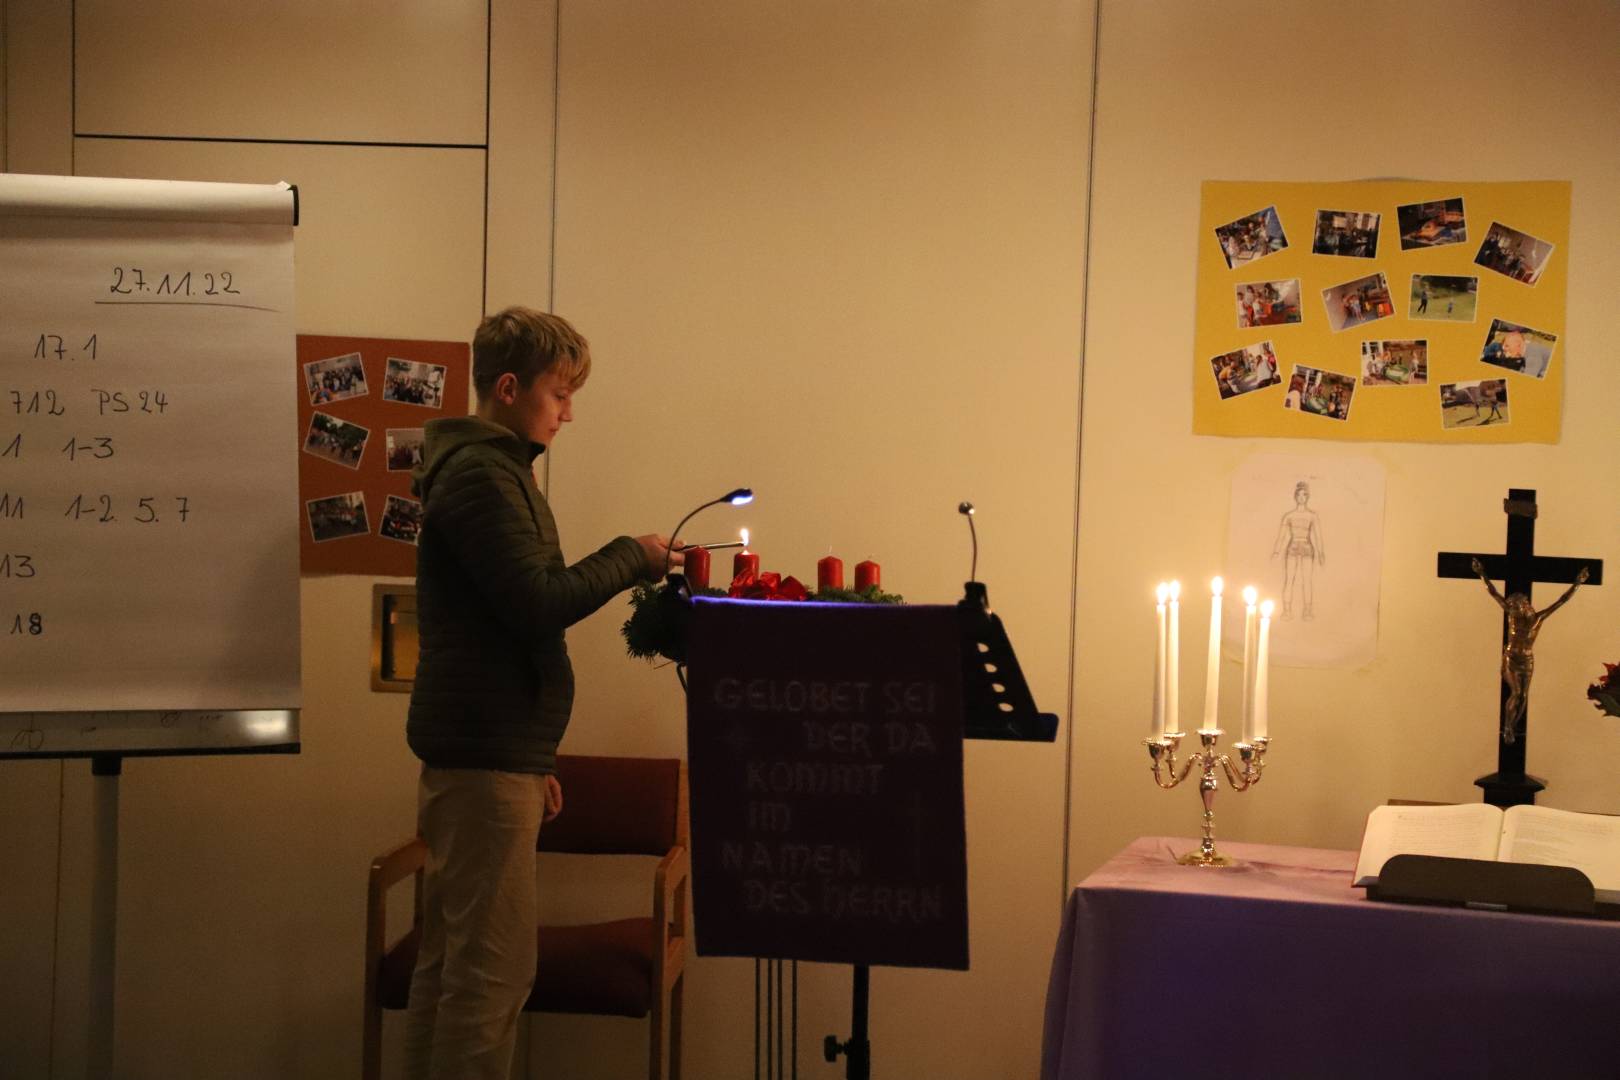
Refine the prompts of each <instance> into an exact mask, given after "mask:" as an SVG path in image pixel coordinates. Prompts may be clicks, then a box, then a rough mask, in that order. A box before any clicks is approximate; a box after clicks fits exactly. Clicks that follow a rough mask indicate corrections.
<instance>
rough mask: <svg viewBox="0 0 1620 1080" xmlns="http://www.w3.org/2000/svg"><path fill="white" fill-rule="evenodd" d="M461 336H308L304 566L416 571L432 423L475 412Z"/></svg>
mask: <svg viewBox="0 0 1620 1080" xmlns="http://www.w3.org/2000/svg"><path fill="white" fill-rule="evenodd" d="M470 360H471V350H470V349H469V347H468V345H467V343H466V342H461V341H404V340H399V339H393V338H356V337H324V336H319V335H313V334H300V335H298V373H297V374H298V377H297V384H298V391H297V392H298V433H297V439H298V495H299V510H298V513H299V518H300V521H299V536H300V540H299V556H300V558H299V566H300V568H301V569H302V572H303V573H305V574H375V575H379V576H389V577H413V576H415V574H416V534H417V532H418V530H419V529H420V527H421V515H422V506H421V503H420V502H419V501H418V500H417V499H416V497H415V496H414V495H412V494H411V469H412V468H413V467H414V466H415V465H416V464H417V462H419V461H420V460H421V445H422V429H423V427H424V426H425V425H426V424H427V422H428V421H429V420H432V419H435V418H437V417H441V416H464V415H466V413H467V400H468V395H467V379H468V368H469V367H470Z"/></svg>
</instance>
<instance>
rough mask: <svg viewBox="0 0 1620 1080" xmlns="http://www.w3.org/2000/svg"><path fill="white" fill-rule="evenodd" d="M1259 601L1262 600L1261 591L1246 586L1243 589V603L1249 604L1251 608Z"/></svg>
mask: <svg viewBox="0 0 1620 1080" xmlns="http://www.w3.org/2000/svg"><path fill="white" fill-rule="evenodd" d="M1259 599H1260V590H1259V589H1257V588H1255V587H1254V586H1253V585H1245V586H1244V587H1243V602H1244V603H1245V604H1248V605H1249V606H1250V607H1254V605H1255V603H1256V602H1257V601H1258V600H1259Z"/></svg>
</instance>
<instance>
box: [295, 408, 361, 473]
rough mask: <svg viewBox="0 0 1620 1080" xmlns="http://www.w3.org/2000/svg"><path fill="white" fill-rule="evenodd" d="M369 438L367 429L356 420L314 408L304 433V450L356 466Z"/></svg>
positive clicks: (346, 465)
mask: <svg viewBox="0 0 1620 1080" xmlns="http://www.w3.org/2000/svg"><path fill="white" fill-rule="evenodd" d="M369 438H371V432H370V431H369V430H368V429H366V428H363V427H361V426H360V425H359V424H351V423H349V421H347V420H339V419H338V418H337V417H335V416H327V415H326V414H325V413H320V412H318V413H315V414H314V415H313V416H311V417H310V418H309V432H308V434H306V435H305V436H304V453H306V454H313V455H314V456H315V457H318V458H322V459H324V460H326V461H333V462H336V463H337V464H339V465H342V466H343V467H345V468H348V469H358V468H359V467H360V459H361V457H363V456H364V455H365V452H366V440H367V439H369Z"/></svg>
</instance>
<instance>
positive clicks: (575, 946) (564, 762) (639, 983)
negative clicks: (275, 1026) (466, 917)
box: [361, 755, 690, 1080]
mask: <svg viewBox="0 0 1620 1080" xmlns="http://www.w3.org/2000/svg"><path fill="white" fill-rule="evenodd" d="M557 774H558V776H559V778H560V779H561V780H562V785H563V797H564V803H563V812H562V814H560V815H559V816H558V817H557V819H556V820H555V821H551V822H548V823H547V824H546V826H545V827H544V828H543V829H541V830H540V840H539V844H538V845H537V849H538V850H540V851H554V852H569V853H573V854H589V855H657V856H661V858H660V860H659V862H658V864H657V867H656V869H655V870H654V872H653V882H652V912H651V915H650V916H649V917H646V918H634V919H619V920H615V921H612V922H603V923H592V924H587V925H582V926H545V925H542V926H541V927H540V944H539V955H538V957H537V958H536V964H537V967H536V977H535V984H534V990H533V992H531V993H530V995H529V1000H528V1001H527V1002H526V1003H525V1004H524V1006H523V1007H524V1009H526V1010H528V1011H531V1012H551V1013H590V1014H596V1015H609V1016H631V1017H638V1018H639V1017H643V1016H646V1017H649V1018H650V1024H649V1027H650V1033H649V1040H648V1043H649V1045H648V1051H649V1054H648V1056H649V1073H648V1075H649V1076H650V1077H651V1080H663V1078H664V1077H665V1076H666V1075H667V1076H668V1077H669V1080H680V1075H681V995H682V990H683V989H684V982H683V977H684V974H685V967H686V936H687V891H686V880H687V872H688V867H689V861H688V847H689V842H690V841H689V836H688V807H687V788H686V764H685V763H684V762H682V761H680V760H678V759H674V758H669V759H663V758H615V757H580V756H570V755H562V756H559V757H558V759H557ZM426 861H427V844H426V843H424V842H423V841H422V839H421V838H420V837H413V838H412V839H410V840H407V841H405V842H404V843H402V844H400V845H398V846H397V847H395V848H394V849H393V850H392V851H388V852H386V853H384V854H382V855H379V856H378V857H377V858H376V859H375V860H374V861H373V862H372V864H371V880H370V884H369V885H368V887H367V889H366V979H365V1012H364V1019H363V1029H362V1032H363V1033H362V1053H361V1076H362V1077H363V1080H379V1078H380V1077H381V1075H382V1011H383V1010H384V1009H403V1008H405V1004H406V1001H407V999H408V998H409V995H410V983H411V972H412V971H413V970H414V969H415V967H416V953H417V948H418V946H419V943H420V940H421V934H422V872H423V867H424V865H425V863H426ZM407 877H414V878H415V890H416V895H415V899H414V901H413V903H412V919H411V927H410V929H409V930H408V931H407V932H406V933H405V934H404V935H402V936H401V937H399V939H398V940H397V941H393V942H390V941H389V939H388V932H387V927H386V920H387V906H388V891H389V890H390V889H391V888H392V887H393V886H395V885H397V884H398V883H400V882H402V881H404V880H405V879H406V878H407ZM542 887H543V886H542ZM666 1032H667V1035H668V1042H667V1045H668V1055H667V1060H668V1069H669V1071H668V1073H667V1074H666V1073H665V1071H664V1066H665V1050H664V1048H665V1045H666V1042H665V1036H666Z"/></svg>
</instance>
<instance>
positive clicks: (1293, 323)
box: [1199, 196, 1558, 432]
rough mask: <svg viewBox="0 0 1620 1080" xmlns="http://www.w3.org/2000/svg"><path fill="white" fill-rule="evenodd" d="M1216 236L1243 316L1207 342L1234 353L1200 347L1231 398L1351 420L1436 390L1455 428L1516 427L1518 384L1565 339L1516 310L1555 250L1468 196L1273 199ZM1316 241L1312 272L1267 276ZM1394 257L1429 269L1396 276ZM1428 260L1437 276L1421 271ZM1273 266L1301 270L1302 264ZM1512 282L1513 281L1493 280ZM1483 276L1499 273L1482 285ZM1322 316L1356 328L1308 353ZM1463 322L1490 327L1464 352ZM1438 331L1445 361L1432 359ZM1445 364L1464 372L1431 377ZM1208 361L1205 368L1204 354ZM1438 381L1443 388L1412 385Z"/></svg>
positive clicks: (1439, 410) (1437, 407)
mask: <svg viewBox="0 0 1620 1080" xmlns="http://www.w3.org/2000/svg"><path fill="white" fill-rule="evenodd" d="M1282 201H1283V200H1281V199H1279V200H1278V202H1279V203H1281V202H1282ZM1324 201H1325V200H1324ZM1346 201H1349V200H1346ZM1368 201H1369V202H1371V201H1374V200H1371V199H1369V200H1368ZM1392 201H1393V200H1392ZM1295 205H1296V206H1297V205H1298V204H1297V203H1296V204H1295ZM1223 216H1224V215H1223ZM1296 217H1297V218H1299V220H1296ZM1207 220H1208V219H1207V218H1206V221H1207ZM1216 220H1219V219H1218V218H1217V219H1216ZM1386 225H1388V226H1390V227H1389V228H1387V229H1386V228H1385V226H1386ZM1214 233H1215V237H1214V240H1215V243H1216V245H1217V247H1218V248H1219V251H1220V254H1221V257H1222V259H1223V260H1224V262H1225V276H1226V282H1227V283H1226V285H1224V286H1222V289H1223V290H1225V291H1224V292H1223V293H1222V295H1224V296H1230V298H1231V301H1230V302H1231V304H1232V308H1231V309H1230V310H1231V311H1232V315H1231V322H1230V324H1229V327H1230V329H1229V331H1227V332H1223V333H1222V334H1221V338H1220V339H1216V340H1214V341H1211V340H1209V339H1208V338H1207V337H1206V338H1205V339H1204V344H1205V346H1206V348H1208V346H1209V345H1215V346H1216V347H1217V348H1220V347H1221V345H1222V340H1221V339H1225V351H1222V352H1219V353H1218V354H1217V355H1213V356H1211V355H1209V353H1210V352H1213V351H1215V350H1214V349H1210V350H1209V351H1207V352H1203V353H1201V354H1200V355H1201V356H1203V357H1206V358H1207V370H1208V371H1209V373H1210V374H1209V376H1208V377H1209V378H1211V379H1213V381H1214V387H1215V390H1216V394H1217V396H1218V400H1219V401H1220V402H1222V403H1226V402H1231V401H1234V400H1237V399H1239V398H1246V397H1249V395H1260V396H1259V397H1254V398H1250V400H1251V401H1259V400H1261V399H1262V398H1265V399H1266V400H1271V401H1274V402H1275V403H1276V407H1277V408H1279V409H1283V410H1288V411H1292V412H1298V413H1306V414H1309V415H1312V416H1316V417H1320V418H1323V419H1325V420H1327V421H1329V422H1330V423H1337V424H1345V423H1347V422H1348V421H1349V420H1350V417H1351V415H1352V412H1353V411H1354V410H1356V409H1377V408H1378V402H1379V400H1380V398H1379V396H1378V395H1380V394H1385V393H1389V394H1394V395H1400V394H1402V393H1403V392H1410V393H1428V394H1432V395H1434V396H1433V397H1432V398H1431V399H1430V401H1432V407H1430V406H1426V408H1432V411H1430V412H1429V413H1428V415H1429V416H1431V417H1432V418H1433V423H1434V424H1435V425H1436V426H1437V427H1438V428H1439V429H1440V430H1441V431H1443V432H1450V431H1455V430H1460V429H1465V428H1482V427H1486V426H1497V425H1510V424H1512V422H1513V409H1512V400H1511V395H1510V391H1511V390H1513V389H1514V387H1515V385H1518V383H1517V380H1543V379H1545V378H1546V377H1547V374H1548V372H1549V371H1550V370H1551V368H1552V365H1553V363H1554V360H1555V355H1556V348H1557V345H1558V335H1557V334H1556V333H1553V332H1551V331H1550V330H1548V329H1546V328H1544V327H1536V326H1531V325H1526V324H1525V323H1524V322H1521V321H1518V320H1519V319H1523V318H1524V316H1523V315H1519V316H1518V317H1517V318H1516V317H1515V312H1514V310H1513V307H1514V301H1515V299H1516V298H1518V297H1520V296H1522V295H1524V294H1523V293H1522V292H1520V291H1519V290H1530V289H1534V288H1535V287H1536V285H1537V283H1538V282H1540V281H1541V279H1542V276H1543V274H1544V272H1545V271H1546V269H1547V266H1548V264H1549V262H1550V261H1551V259H1552V258H1553V257H1554V253H1555V245H1554V244H1553V243H1551V242H1549V241H1548V240H1545V239H1543V238H1541V237H1538V236H1536V235H1534V234H1532V233H1531V232H1528V231H1525V230H1524V229H1521V228H1517V227H1515V226H1514V224H1513V223H1511V222H1505V221H1499V220H1494V219H1491V218H1487V219H1486V220H1485V221H1479V220H1477V219H1476V220H1474V221H1470V219H1469V215H1468V210H1467V207H1466V206H1465V205H1464V200H1463V197H1462V196H1456V197H1451V198H1443V199H1436V200H1432V201H1425V202H1410V203H1402V204H1399V205H1392V206H1376V205H1375V206H1360V207H1354V206H1352V207H1339V206H1333V207H1322V208H1318V209H1316V210H1315V212H1314V215H1313V216H1308V215H1305V214H1298V215H1294V214H1285V213H1280V212H1279V209H1278V204H1277V203H1274V204H1272V205H1267V206H1262V207H1260V208H1259V209H1256V210H1254V211H1253V212H1251V213H1248V214H1246V215H1244V216H1242V217H1239V218H1237V219H1235V220H1232V221H1228V222H1226V223H1225V224H1221V225H1217V226H1216V227H1215V228H1214ZM1307 236H1308V237H1309V245H1310V246H1309V252H1310V254H1309V260H1308V262H1307V263H1306V265H1307V266H1308V267H1309V269H1308V271H1307V273H1306V274H1304V275H1301V274H1299V273H1298V271H1297V269H1296V270H1292V271H1291V270H1279V271H1274V272H1273V273H1272V274H1271V275H1269V276H1268V275H1267V274H1266V267H1267V261H1268V259H1269V258H1270V257H1271V256H1274V255H1277V254H1279V253H1281V252H1285V251H1289V250H1291V249H1293V245H1295V244H1304V243H1305V242H1306V239H1305V238H1306V237H1307ZM1459 245H1461V246H1462V247H1461V248H1459V247H1458V246H1459ZM1447 249H1450V254H1451V255H1452V258H1451V259H1450V261H1447V262H1443V263H1442V262H1440V261H1439V257H1433V256H1427V255H1421V254H1420V255H1416V256H1414V257H1413V258H1412V259H1406V258H1405V257H1404V253H1408V252H1425V251H1434V250H1440V251H1446V250H1447ZM1459 250H1462V251H1466V252H1468V253H1469V254H1470V255H1471V258H1469V260H1468V268H1467V271H1466V272H1459V270H1460V268H1461V265H1462V264H1461V261H1460V260H1458V259H1457V258H1456V257H1455V253H1456V252H1457V251H1459ZM1396 252H1399V253H1402V254H1403V257H1402V259H1401V260H1400V261H1401V263H1402V265H1406V266H1410V265H1411V263H1412V262H1413V261H1414V260H1415V261H1418V262H1419V269H1418V270H1417V272H1402V273H1401V274H1399V275H1397V274H1396V273H1395V272H1394V270H1392V269H1391V268H1390V261H1391V260H1390V256H1391V255H1393V254H1394V253H1396ZM1430 258H1434V259H1435V260H1436V261H1435V263H1433V264H1432V265H1433V269H1434V270H1435V271H1436V272H1433V273H1428V272H1423V270H1422V266H1423V265H1425V263H1424V260H1428V259H1430ZM1275 262H1282V263H1288V265H1290V266H1291V267H1294V268H1297V267H1299V266H1300V265H1301V264H1300V262H1299V261H1298V260H1297V259H1295V260H1294V261H1293V262H1291V263H1289V262H1288V260H1286V259H1284V260H1275ZM1217 265H1219V264H1217ZM1440 271H1446V272H1440ZM1215 272H1216V273H1219V271H1215ZM1401 278H1405V280H1401ZM1504 279H1505V280H1506V281H1509V282H1512V283H1513V284H1512V285H1508V286H1503V287H1498V286H1497V285H1496V284H1495V282H1498V281H1502V280H1504ZM1482 280H1484V281H1485V282H1487V286H1486V289H1485V291H1484V293H1483V294H1482V291H1481V281H1482ZM1482 296H1483V297H1485V298H1488V302H1487V300H1486V299H1482ZM1493 309H1494V310H1493ZM1385 320H1393V321H1392V322H1387V323H1386V322H1385ZM1425 322H1428V323H1434V324H1436V326H1437V329H1435V330H1431V331H1429V332H1428V334H1425V332H1424V328H1423V327H1422V326H1421V325H1415V326H1414V325H1409V324H1422V323H1425ZM1312 323H1315V324H1316V325H1317V327H1318V328H1320V327H1323V326H1325V327H1326V329H1327V331H1328V332H1329V333H1330V334H1332V335H1341V334H1342V335H1344V338H1345V340H1344V344H1343V346H1342V347H1340V346H1339V345H1337V343H1335V344H1334V345H1333V346H1331V347H1330V351H1328V352H1326V353H1320V352H1318V353H1317V354H1315V355H1303V354H1301V353H1300V352H1296V348H1298V347H1299V346H1298V345H1296V343H1301V344H1303V343H1304V342H1305V341H1307V340H1310V341H1314V342H1315V343H1316V344H1315V346H1314V349H1315V350H1320V349H1321V345H1320V342H1321V341H1322V340H1323V339H1322V338H1321V337H1320V336H1317V337H1315V338H1306V337H1303V336H1301V335H1302V332H1301V331H1300V330H1297V329H1295V328H1299V327H1309V326H1310V325H1311V324H1312ZM1459 324H1465V325H1467V326H1478V327H1481V330H1480V332H1479V334H1478V336H1470V340H1469V343H1468V345H1467V346H1466V349H1465V350H1464V351H1465V353H1466V355H1457V352H1458V350H1457V347H1456V345H1455V343H1456V342H1457V341H1459V340H1460V338H1459V335H1458V333H1457V329H1458V328H1459ZM1440 327H1447V328H1453V329H1450V330H1442V329H1439V328H1440ZM1390 328H1393V330H1394V332H1393V333H1392V332H1390ZM1254 330H1263V332H1264V337H1263V338H1262V340H1259V341H1254V340H1252V338H1253V337H1254V335H1253V334H1251V333H1245V331H1254ZM1431 338H1432V339H1436V344H1437V347H1438V348H1439V356H1438V357H1436V356H1431V352H1430V343H1431ZM1441 339H1443V340H1441ZM1433 360H1439V361H1440V362H1441V364H1442V371H1443V373H1444V374H1447V375H1451V376H1453V377H1455V376H1459V375H1462V376H1465V377H1462V378H1458V379H1457V380H1456V381H1439V380H1431V377H1430V365H1431V361H1433ZM1199 366H1200V369H1203V368H1204V361H1202V360H1201V361H1200V365H1199ZM1504 373H1506V374H1504ZM1431 385H1433V387H1434V389H1432V390H1431V389H1425V390H1423V391H1415V390H1413V389H1412V388H1415V387H1424V388H1428V387H1430V386H1431ZM1273 387H1276V388H1277V389H1272V388H1273ZM1369 394H1371V397H1369ZM1383 400H1392V399H1383ZM1223 407H1227V408H1233V407H1235V406H1224V405H1223Z"/></svg>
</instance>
